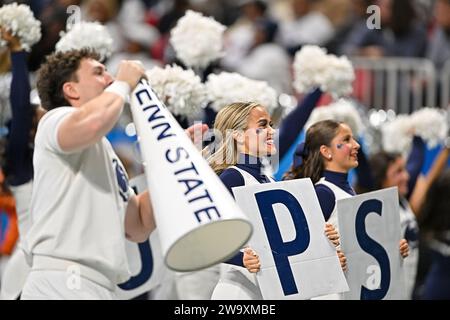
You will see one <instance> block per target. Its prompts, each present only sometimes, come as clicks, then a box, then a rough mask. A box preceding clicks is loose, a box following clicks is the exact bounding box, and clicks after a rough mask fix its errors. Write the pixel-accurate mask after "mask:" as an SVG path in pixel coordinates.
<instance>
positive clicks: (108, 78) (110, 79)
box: [105, 72, 114, 86]
mask: <svg viewBox="0 0 450 320" xmlns="http://www.w3.org/2000/svg"><path fill="white" fill-rule="evenodd" d="M105 80H106V83H107V84H108V86H109V85H110V84H111V83H113V82H114V77H113V76H112V75H111V74H110V73H109V72H105Z"/></svg>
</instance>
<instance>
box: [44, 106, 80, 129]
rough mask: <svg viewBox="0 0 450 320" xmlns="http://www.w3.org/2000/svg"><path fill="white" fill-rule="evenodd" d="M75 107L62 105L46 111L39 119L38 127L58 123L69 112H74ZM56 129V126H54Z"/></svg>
mask: <svg viewBox="0 0 450 320" xmlns="http://www.w3.org/2000/svg"><path fill="white" fill-rule="evenodd" d="M74 111H75V109H74V108H73V107H60V108H56V109H52V110H50V111H48V112H46V113H45V114H44V115H43V116H42V118H41V120H40V121H39V125H38V129H39V128H43V127H48V126H52V125H55V124H58V123H59V122H60V121H61V120H62V119H64V118H65V117H66V116H67V115H68V114H69V113H72V112H74ZM53 129H55V128H53Z"/></svg>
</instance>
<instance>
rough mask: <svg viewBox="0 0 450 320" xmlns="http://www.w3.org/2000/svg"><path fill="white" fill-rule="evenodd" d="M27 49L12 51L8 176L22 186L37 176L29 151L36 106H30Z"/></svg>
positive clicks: (15, 183) (13, 182) (12, 182)
mask: <svg viewBox="0 0 450 320" xmlns="http://www.w3.org/2000/svg"><path fill="white" fill-rule="evenodd" d="M26 58H27V54H26V52H23V51H21V52H15V53H12V54H11V61H12V81H11V92H10V101H11V113H12V118H11V127H10V132H9V142H10V143H8V147H7V148H8V149H7V153H6V154H7V159H6V161H7V166H8V179H9V183H10V184H12V185H19V184H22V183H24V182H26V181H28V180H30V179H31V178H32V176H33V170H32V163H31V162H32V159H31V156H30V154H29V143H30V131H31V127H32V119H33V108H32V106H31V105H30V83H29V74H28V69H27V65H26Z"/></svg>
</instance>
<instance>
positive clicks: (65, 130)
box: [58, 92, 124, 152]
mask: <svg viewBox="0 0 450 320" xmlns="http://www.w3.org/2000/svg"><path fill="white" fill-rule="evenodd" d="M123 106H124V99H123V98H122V97H121V96H119V95H117V94H115V93H111V92H104V93H102V94H101V95H100V96H98V97H97V98H95V99H92V100H91V101H89V102H88V103H86V104H85V105H83V106H81V107H79V108H76V111H75V112H73V113H72V114H71V115H70V116H69V117H67V118H66V119H65V120H64V121H63V122H62V123H61V126H60V127H59V129H58V142H59V145H60V147H61V149H62V150H64V151H66V152H72V151H78V150H82V149H84V148H86V147H88V146H90V145H93V144H95V143H97V142H98V141H100V140H101V139H102V138H103V137H104V136H105V135H106V134H107V133H108V132H109V131H111V129H112V128H113V127H114V126H115V124H116V123H117V121H118V120H119V118H120V115H121V113H122V110H123ZM74 133H77V134H76V135H74Z"/></svg>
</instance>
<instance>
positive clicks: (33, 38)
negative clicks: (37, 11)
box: [0, 2, 42, 51]
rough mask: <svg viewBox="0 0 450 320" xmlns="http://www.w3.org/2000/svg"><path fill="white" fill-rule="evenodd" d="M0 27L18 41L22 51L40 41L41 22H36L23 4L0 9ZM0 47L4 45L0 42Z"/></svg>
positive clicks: (27, 49)
mask: <svg viewBox="0 0 450 320" xmlns="http://www.w3.org/2000/svg"><path fill="white" fill-rule="evenodd" d="M0 26H2V27H3V28H5V29H6V30H8V31H9V32H11V33H12V35H13V36H16V37H18V38H19V39H20V43H21V45H22V48H23V50H25V51H30V50H31V47H32V46H33V45H34V44H35V43H36V42H38V41H39V40H40V39H41V36H42V35H41V22H40V21H39V20H36V18H35V17H34V16H33V12H31V10H30V7H29V6H27V5H25V4H20V5H18V4H17V3H15V2H14V3H11V4H8V5H4V6H2V7H1V8H0ZM0 45H2V46H4V45H6V43H5V41H4V40H0Z"/></svg>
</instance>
